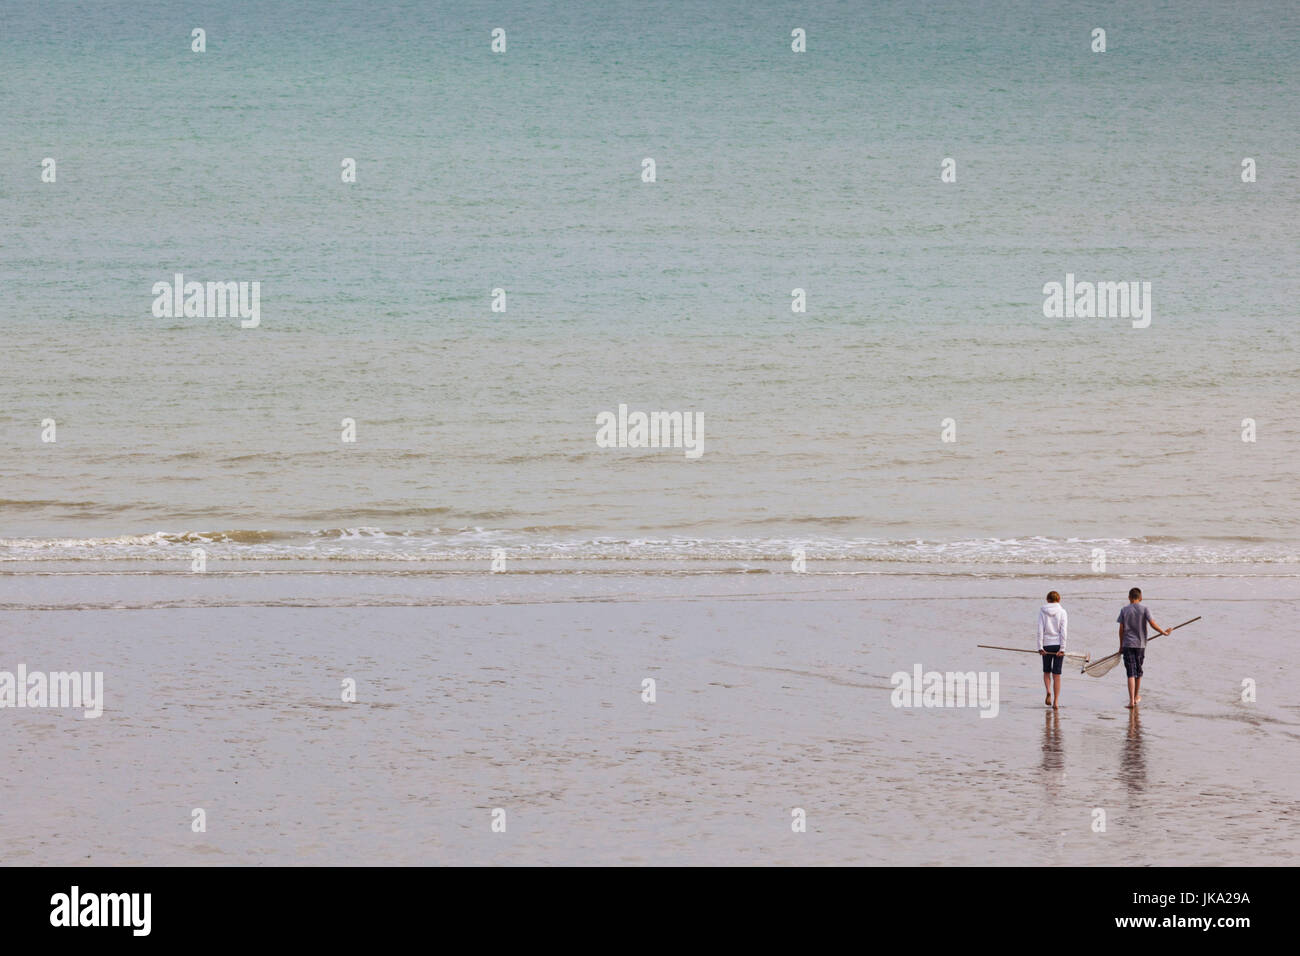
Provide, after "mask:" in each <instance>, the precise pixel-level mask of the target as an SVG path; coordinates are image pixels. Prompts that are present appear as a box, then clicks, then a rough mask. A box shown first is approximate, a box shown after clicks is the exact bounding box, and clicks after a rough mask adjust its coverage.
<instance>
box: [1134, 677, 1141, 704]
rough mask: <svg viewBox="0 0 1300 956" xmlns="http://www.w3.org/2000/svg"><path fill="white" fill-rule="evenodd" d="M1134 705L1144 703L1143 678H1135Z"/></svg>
mask: <svg viewBox="0 0 1300 956" xmlns="http://www.w3.org/2000/svg"><path fill="white" fill-rule="evenodd" d="M1133 703H1135V704H1140V703H1142V678H1141V677H1134V678H1133Z"/></svg>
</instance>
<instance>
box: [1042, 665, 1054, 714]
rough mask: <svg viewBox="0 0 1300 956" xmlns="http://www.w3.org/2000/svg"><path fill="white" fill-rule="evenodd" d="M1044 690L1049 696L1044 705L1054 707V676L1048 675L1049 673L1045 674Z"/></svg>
mask: <svg viewBox="0 0 1300 956" xmlns="http://www.w3.org/2000/svg"><path fill="white" fill-rule="evenodd" d="M1043 690H1044V691H1045V692H1046V695H1047V696H1046V699H1044V701H1043V703H1044V704H1046V705H1047V706H1049V707H1050V706H1051V705H1052V675H1051V674H1047V673H1044V674H1043Z"/></svg>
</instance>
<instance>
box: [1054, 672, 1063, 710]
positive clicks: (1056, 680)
mask: <svg viewBox="0 0 1300 956" xmlns="http://www.w3.org/2000/svg"><path fill="white" fill-rule="evenodd" d="M1052 693H1053V695H1054V696H1055V698H1056V699H1055V700H1053V701H1052V709H1053V710H1056V708H1058V707H1060V706H1061V675H1060V674H1053V675H1052Z"/></svg>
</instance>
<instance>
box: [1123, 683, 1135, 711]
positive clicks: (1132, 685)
mask: <svg viewBox="0 0 1300 956" xmlns="http://www.w3.org/2000/svg"><path fill="white" fill-rule="evenodd" d="M1136 703H1137V678H1136V677H1130V678H1129V679H1128V703H1127V704H1126V705H1125V706H1126V707H1132V706H1133V705H1134V704H1136Z"/></svg>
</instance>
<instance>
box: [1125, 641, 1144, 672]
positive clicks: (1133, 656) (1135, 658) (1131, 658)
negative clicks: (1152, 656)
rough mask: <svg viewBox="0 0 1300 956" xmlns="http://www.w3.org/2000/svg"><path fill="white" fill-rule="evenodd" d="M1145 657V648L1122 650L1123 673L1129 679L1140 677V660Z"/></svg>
mask: <svg viewBox="0 0 1300 956" xmlns="http://www.w3.org/2000/svg"><path fill="white" fill-rule="evenodd" d="M1146 656H1147V649H1146V648H1145V647H1126V648H1124V673H1125V674H1127V675H1128V676H1129V677H1141V676H1142V659H1143V658H1144V657H1146Z"/></svg>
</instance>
